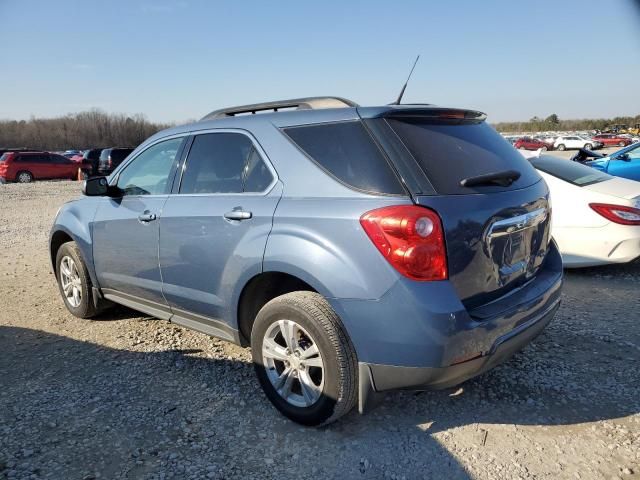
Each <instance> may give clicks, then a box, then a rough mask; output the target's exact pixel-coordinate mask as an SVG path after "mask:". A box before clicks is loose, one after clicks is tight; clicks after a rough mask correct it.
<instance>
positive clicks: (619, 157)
mask: <svg viewBox="0 0 640 480" xmlns="http://www.w3.org/2000/svg"><path fill="white" fill-rule="evenodd" d="M616 160H623V161H625V162H630V161H631V160H630V159H629V155H627V154H626V153H621V154H620V155H618V156H617V157H616Z"/></svg>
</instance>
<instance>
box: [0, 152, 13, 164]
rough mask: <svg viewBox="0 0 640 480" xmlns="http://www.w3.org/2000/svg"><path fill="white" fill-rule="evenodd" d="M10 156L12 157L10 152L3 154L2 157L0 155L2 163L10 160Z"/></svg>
mask: <svg viewBox="0 0 640 480" xmlns="http://www.w3.org/2000/svg"><path fill="white" fill-rule="evenodd" d="M9 155H11V154H10V153H9V152H7V153H3V154H2V155H0V163H2V162H4V161H5V160H6V159H7V158H9Z"/></svg>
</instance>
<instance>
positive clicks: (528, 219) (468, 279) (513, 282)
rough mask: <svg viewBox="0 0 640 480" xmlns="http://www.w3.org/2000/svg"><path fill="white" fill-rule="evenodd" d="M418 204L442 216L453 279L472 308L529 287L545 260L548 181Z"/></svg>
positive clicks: (434, 198) (428, 199)
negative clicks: (518, 288)
mask: <svg viewBox="0 0 640 480" xmlns="http://www.w3.org/2000/svg"><path fill="white" fill-rule="evenodd" d="M416 203H417V204H419V205H424V206H428V207H429V208H432V209H434V210H435V211H437V212H438V213H439V214H440V217H441V219H442V223H443V227H444V230H445V242H446V247H447V260H448V264H449V265H448V266H449V279H450V281H451V282H452V283H453V285H454V287H455V288H456V291H457V292H458V295H459V296H460V299H461V300H462V302H463V304H464V305H465V307H466V308H468V309H471V308H475V307H477V306H480V305H485V304H487V303H489V302H491V301H493V300H496V299H497V298H499V297H502V296H503V295H506V294H507V293H509V292H510V291H512V290H514V289H515V288H517V287H520V286H522V285H524V284H525V283H527V282H528V281H530V280H531V279H532V278H533V277H534V276H535V275H536V272H537V271H538V269H539V268H540V265H541V264H542V262H543V261H544V258H545V256H546V253H547V249H548V248H549V241H550V211H549V203H548V189H547V186H546V184H545V183H544V182H543V181H540V182H538V183H536V184H534V185H532V186H530V187H527V188H524V189H520V190H510V191H505V192H500V193H490V194H477V193H476V194H470V195H447V196H437V195H427V196H418V197H417V198H416Z"/></svg>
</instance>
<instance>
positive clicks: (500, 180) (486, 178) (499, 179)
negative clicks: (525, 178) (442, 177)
mask: <svg viewBox="0 0 640 480" xmlns="http://www.w3.org/2000/svg"><path fill="white" fill-rule="evenodd" d="M519 178H520V172H517V171H515V170H505V171H504V172H495V173H487V174H486V175H478V176H477V177H469V178H464V179H462V180H460V185H461V186H463V187H478V186H481V185H486V186H489V185H499V186H501V187H508V186H509V185H511V184H512V183H513V182H515V181H516V180H518V179H519Z"/></svg>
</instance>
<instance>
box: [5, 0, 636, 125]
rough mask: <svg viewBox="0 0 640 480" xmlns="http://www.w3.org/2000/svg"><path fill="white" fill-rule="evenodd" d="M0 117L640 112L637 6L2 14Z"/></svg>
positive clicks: (338, 4) (79, 9)
mask: <svg viewBox="0 0 640 480" xmlns="http://www.w3.org/2000/svg"><path fill="white" fill-rule="evenodd" d="M0 21H1V24H2V27H1V28H0V64H2V65H3V66H2V74H1V75H0V118H29V117H30V116H31V115H36V116H56V115H61V114H66V113H69V112H77V111H81V110H85V109H88V108H92V107H96V108H101V109H103V110H105V111H108V112H123V113H143V114H144V115H146V116H147V117H148V118H149V119H150V120H154V121H170V122H174V121H175V122H180V121H184V120H187V119H195V118H199V117H200V116H202V115H204V114H206V113H207V112H209V111H210V110H213V109H216V108H220V107H224V106H229V105H237V104H245V103H254V102H259V101H265V100H275V99H281V98H291V97H298V96H310V95H340V96H344V97H347V98H351V99H353V100H355V101H356V102H358V103H360V104H364V105H372V104H381V103H388V102H390V101H392V100H394V99H395V97H396V96H397V94H398V91H399V90H400V88H401V86H402V83H403V82H404V80H405V77H406V75H407V73H408V71H409V69H410V67H411V64H412V62H413V59H414V58H415V55H416V54H418V53H419V54H421V59H420V63H418V67H417V68H416V71H415V72H414V76H413V79H412V81H411V83H410V84H409V87H408V88H407V92H406V94H405V101H406V102H411V101H414V102H428V103H437V104H441V105H448V106H461V107H469V108H476V109H479V110H482V111H485V112H487V113H488V115H489V120H490V121H494V122H496V121H502V120H526V119H529V118H530V117H532V116H533V115H538V116H547V115H549V114H550V113H557V114H558V115H559V116H560V117H561V118H581V117H607V116H613V115H628V114H633V115H635V114H638V113H640V90H639V87H638V85H639V84H640V83H639V82H640V7H639V6H638V3H637V2H634V1H633V0H610V1H607V2H602V1H591V0H588V1H587V0H584V1H578V0H560V1H558V0H554V1H548V0H539V1H524V0H522V1H491V0H485V1H472V0H468V1H454V0H450V1H439V2H432V1H406V2H404V1H393V2H392V1H367V2H364V1H363V2H357V1H353V2H348V1H346V0H343V1H340V0H322V1H315V2H303V1H244V0H235V1H228V2H222V1H206V0H202V1H198V0H175V1H169V0H158V1H152V0H112V1H108V2H107V1H99V0H56V1H53V0H40V1H36V0H0Z"/></svg>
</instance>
